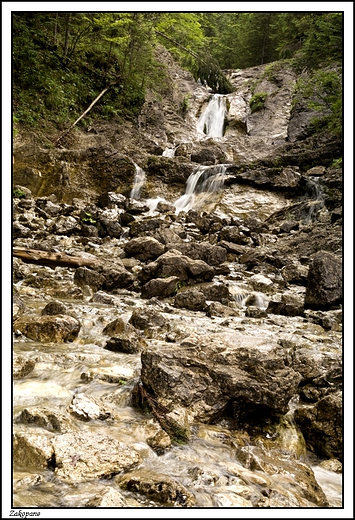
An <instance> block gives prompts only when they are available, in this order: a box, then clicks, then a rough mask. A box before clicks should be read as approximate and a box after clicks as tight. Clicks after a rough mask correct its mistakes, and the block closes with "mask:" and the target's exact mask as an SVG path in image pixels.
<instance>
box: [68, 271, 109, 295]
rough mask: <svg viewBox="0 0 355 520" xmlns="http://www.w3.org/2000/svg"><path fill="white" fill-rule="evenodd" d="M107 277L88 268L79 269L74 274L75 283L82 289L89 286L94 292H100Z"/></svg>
mask: <svg viewBox="0 0 355 520" xmlns="http://www.w3.org/2000/svg"><path fill="white" fill-rule="evenodd" d="M104 282H105V277H104V276H103V274H101V273H99V272H97V271H94V270H93V269H88V268H87V267H78V268H77V269H75V273H74V283H75V284H76V285H78V286H79V287H81V288H84V287H85V286H87V285H88V286H89V287H91V288H92V290H93V291H95V292H96V291H98V290H99V289H101V288H102V287H103V285H104Z"/></svg>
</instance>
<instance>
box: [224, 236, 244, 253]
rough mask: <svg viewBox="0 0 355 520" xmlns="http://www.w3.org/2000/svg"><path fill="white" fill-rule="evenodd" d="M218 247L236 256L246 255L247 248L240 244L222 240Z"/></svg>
mask: <svg viewBox="0 0 355 520" xmlns="http://www.w3.org/2000/svg"><path fill="white" fill-rule="evenodd" d="M218 245H219V246H220V247H223V248H224V249H225V250H226V251H227V252H228V253H233V254H234V255H243V254H244V253H245V246H242V245H240V244H234V243H233V242H227V241H226V240H221V241H220V242H218Z"/></svg>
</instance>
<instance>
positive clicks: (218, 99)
mask: <svg viewBox="0 0 355 520" xmlns="http://www.w3.org/2000/svg"><path fill="white" fill-rule="evenodd" d="M226 111H227V105H226V97H225V96H223V95H221V94H214V95H213V96H212V97H211V99H210V101H209V103H208V105H207V108H206V110H205V111H204V112H203V113H202V115H201V117H200V119H199V121H198V123H197V130H198V131H199V132H201V133H203V134H206V135H207V136H209V137H222V136H223V130H224V118H225V114H226Z"/></svg>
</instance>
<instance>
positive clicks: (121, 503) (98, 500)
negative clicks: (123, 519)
mask: <svg viewBox="0 0 355 520" xmlns="http://www.w3.org/2000/svg"><path fill="white" fill-rule="evenodd" d="M85 507H128V504H127V501H126V499H125V497H124V496H123V495H122V493H120V492H119V491H118V490H117V489H113V488H111V487H109V488H108V489H104V490H103V491H101V492H100V493H98V494H97V495H96V496H94V497H93V498H91V499H90V500H89V501H88V502H87V503H86V504H85Z"/></svg>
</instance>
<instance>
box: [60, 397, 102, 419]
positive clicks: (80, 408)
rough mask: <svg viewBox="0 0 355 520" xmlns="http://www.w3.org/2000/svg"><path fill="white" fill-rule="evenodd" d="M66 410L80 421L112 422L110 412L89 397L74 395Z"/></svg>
mask: <svg viewBox="0 0 355 520" xmlns="http://www.w3.org/2000/svg"><path fill="white" fill-rule="evenodd" d="M68 410H69V412H70V413H72V414H73V415H74V416H75V417H77V418H78V419H81V420H82V421H90V420H100V421H105V420H107V419H111V420H112V413H111V411H110V410H108V409H106V408H105V407H104V406H103V405H102V404H101V403H99V402H98V401H97V400H96V399H94V398H93V397H89V396H87V395H85V394H82V393H80V394H75V395H74V397H73V399H72V401H71V403H70V405H69V407H68Z"/></svg>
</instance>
